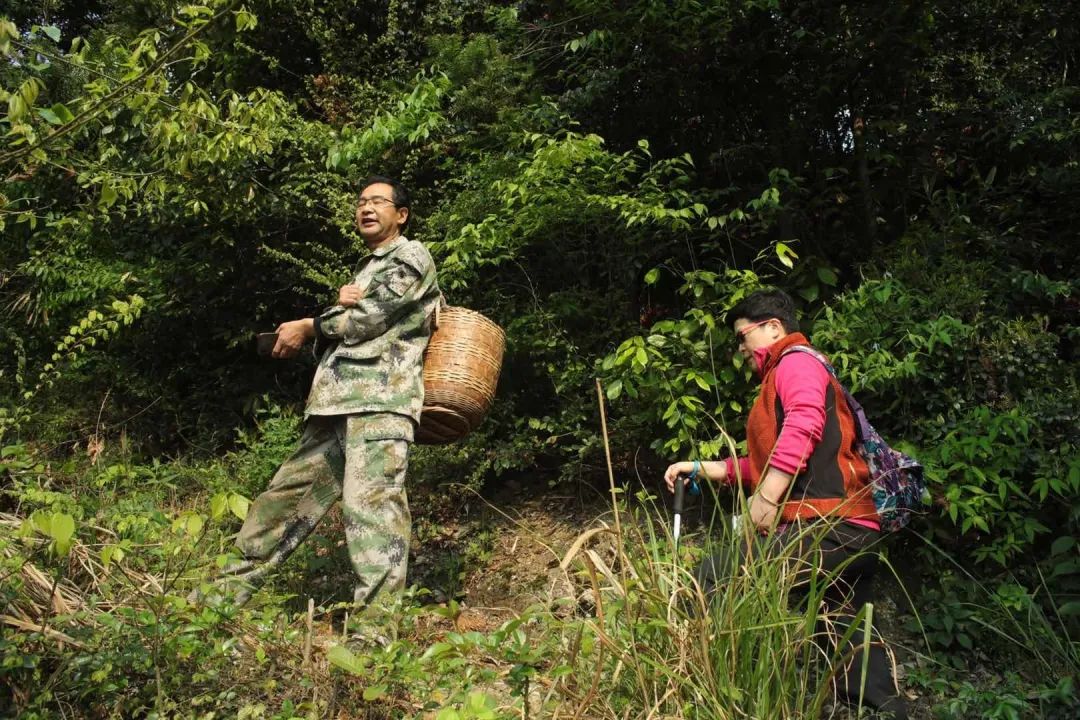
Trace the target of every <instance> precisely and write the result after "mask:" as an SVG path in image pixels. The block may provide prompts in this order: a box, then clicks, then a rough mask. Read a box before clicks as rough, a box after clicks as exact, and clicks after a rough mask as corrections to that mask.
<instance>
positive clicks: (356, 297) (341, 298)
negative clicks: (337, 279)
mask: <svg viewBox="0 0 1080 720" xmlns="http://www.w3.org/2000/svg"><path fill="white" fill-rule="evenodd" d="M363 297H364V293H363V291H362V290H361V289H360V286H359V285H342V286H341V289H340V290H338V299H337V302H338V305H344V306H345V307H351V306H353V305H356V304H357V303H358V302H360V299H361V298H363Z"/></svg>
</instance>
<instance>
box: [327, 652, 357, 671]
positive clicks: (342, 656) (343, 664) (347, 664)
mask: <svg viewBox="0 0 1080 720" xmlns="http://www.w3.org/2000/svg"><path fill="white" fill-rule="evenodd" d="M326 659H327V660H328V661H329V662H330V664H331V665H333V666H335V667H339V668H341V669H342V670H344V671H345V672H350V673H352V674H353V675H360V674H361V673H363V672H364V663H363V662H362V661H361V660H360V659H359V658H357V657H356V656H355V655H353V654H352V653H351V652H350V651H349V649H348V648H347V647H345V646H344V645H335V646H334V647H332V648H330V651H329V652H327V653H326Z"/></svg>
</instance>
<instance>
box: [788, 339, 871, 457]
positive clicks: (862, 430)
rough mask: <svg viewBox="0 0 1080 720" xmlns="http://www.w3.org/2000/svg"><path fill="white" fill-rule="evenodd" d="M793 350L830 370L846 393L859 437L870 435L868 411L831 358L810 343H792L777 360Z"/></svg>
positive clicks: (845, 397) (845, 396)
mask: <svg viewBox="0 0 1080 720" xmlns="http://www.w3.org/2000/svg"><path fill="white" fill-rule="evenodd" d="M793 352H799V353H805V354H807V355H810V356H811V357H813V358H814V359H816V360H817V361H818V362H820V363H821V364H822V365H824V366H825V369H826V370H828V371H829V375H830V376H832V378H833V379H834V380H836V384H837V385H839V386H840V390H842V391H843V393H844V400H846V401H847V404H848V408H850V409H851V414H852V415H854V416H855V430H856V432H857V433H858V436H859V439H860V440H862V439H863V438H867V437H870V434H871V425H870V421H869V420H868V419H867V417H866V411H865V410H863V406H862V405H861V404H859V401H858V400H856V399H855V397H854V396H853V395H852V394H851V393H850V392H849V391H848V389H847V387H846V386H845V385H844V383H842V382H840V376H839V375H837V374H836V368H834V367H833V366H832V363H830V362H829V359H828V358H827V357H825V356H824V355H823V354H822V353H821V352H820V351H818V350H817V349H816V348H812V347H810V346H809V345H792V346H790V347H787V348H785V349H784V351H783V352H782V353H780V358H778V359H777V362H779V361H780V360H782V359H783V358H784V356H785V355H788V354H790V353H793Z"/></svg>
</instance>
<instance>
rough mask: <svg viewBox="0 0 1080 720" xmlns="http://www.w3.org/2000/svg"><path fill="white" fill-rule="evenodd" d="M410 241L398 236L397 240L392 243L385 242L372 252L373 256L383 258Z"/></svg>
mask: <svg viewBox="0 0 1080 720" xmlns="http://www.w3.org/2000/svg"><path fill="white" fill-rule="evenodd" d="M408 241H409V238H407V237H405V236H404V235H398V236H397V237H396V238H394V239H393V240H391V241H390V242H385V243H383V244H382V245H380V246H379V247H377V248H375V249H374V250H372V251H371V254H372V255H374V256H375V257H382V256H383V255H386V254H387V253H388V252H390V251H391V250H394V249H396V248H397V247H398V246H399V245H401V244H402V243H407V242H408Z"/></svg>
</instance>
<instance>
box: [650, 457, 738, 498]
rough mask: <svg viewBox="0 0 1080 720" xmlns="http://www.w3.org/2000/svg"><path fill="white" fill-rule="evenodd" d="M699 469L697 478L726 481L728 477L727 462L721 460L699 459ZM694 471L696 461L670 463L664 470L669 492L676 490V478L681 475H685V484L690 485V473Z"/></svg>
mask: <svg viewBox="0 0 1080 720" xmlns="http://www.w3.org/2000/svg"><path fill="white" fill-rule="evenodd" d="M697 464H698V471H697V475H696V476H695V477H694V479H695V480H698V481H704V480H715V481H716V482H724V481H725V480H726V479H727V464H726V463H724V462H723V461H721V460H701V461H697ZM693 472H694V461H691V460H686V461H684V462H677V463H672V464H671V465H668V469H667V470H666V471H665V472H664V482H665V483H666V484H667V489H668V492H675V479H676V478H678V477H679V476H680V475H681V476H682V477H683V484H684V485H688V484H689V483H690V475H691V474H692V473H693Z"/></svg>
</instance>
